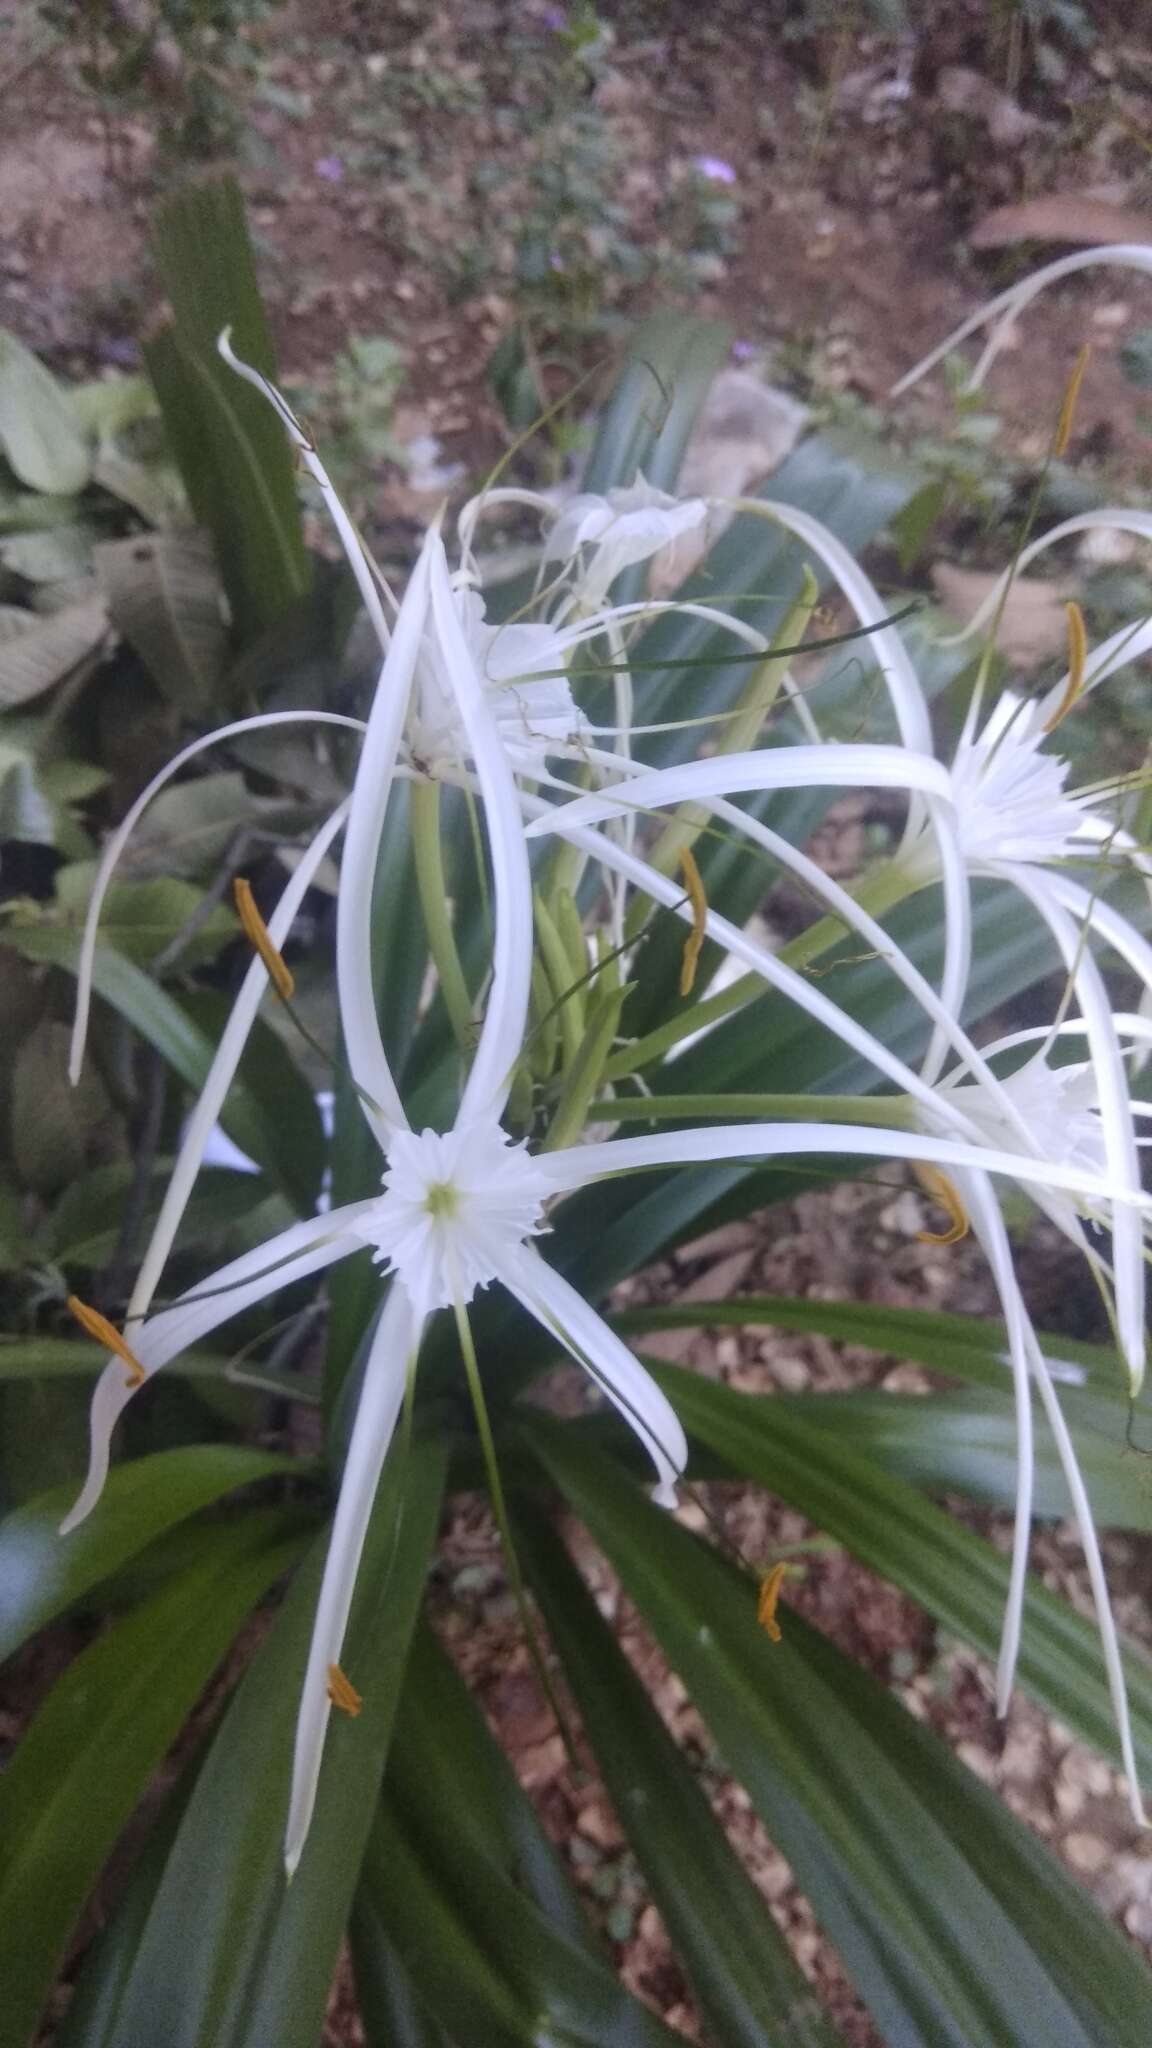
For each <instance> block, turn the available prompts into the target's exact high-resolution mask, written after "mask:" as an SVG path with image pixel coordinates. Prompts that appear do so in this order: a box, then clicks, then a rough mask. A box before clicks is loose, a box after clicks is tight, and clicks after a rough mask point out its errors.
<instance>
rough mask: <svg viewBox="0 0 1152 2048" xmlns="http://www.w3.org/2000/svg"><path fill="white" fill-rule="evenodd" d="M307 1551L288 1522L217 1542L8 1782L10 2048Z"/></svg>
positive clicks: (48, 1713)
mask: <svg viewBox="0 0 1152 2048" xmlns="http://www.w3.org/2000/svg"><path fill="white" fill-rule="evenodd" d="M302 1542H303V1538H302V1536H301V1535H300V1533H299V1523H298V1519H297V1517H295V1516H294V1515H292V1514H290V1513H289V1514H286V1513H284V1512H283V1511H282V1510H279V1509H268V1510H260V1511H258V1512H257V1513H255V1514H252V1515H246V1516H244V1517H243V1518H242V1519H241V1520H240V1521H237V1522H233V1523H226V1524H224V1525H223V1526H221V1527H219V1528H214V1529H206V1530H204V1531H203V1532H202V1539H201V1555H200V1558H199V1560H198V1562H197V1563H196V1564H195V1565H193V1566H192V1567H191V1568H190V1569H189V1570H187V1571H185V1572H182V1573H181V1574H179V1576H177V1577H174V1578H171V1579H170V1580H169V1581H168V1582H167V1583H166V1584H165V1585H164V1586H162V1587H161V1589H160V1590H159V1591H158V1592H156V1593H154V1594H153V1595H152V1596H151V1598H150V1599H148V1600H146V1601H145V1602H144V1603H143V1604H142V1605H141V1606H140V1607H138V1608H136V1609H135V1610H134V1611H133V1612H132V1613H131V1614H129V1615H128V1616H127V1617H126V1618H125V1619H124V1620H122V1621H120V1622H118V1623H117V1624H116V1625H115V1626H114V1627H113V1628H110V1629H109V1630H108V1631H107V1633H106V1634H104V1635H102V1636H98V1637H97V1639H96V1641H95V1642H94V1643H92V1644H90V1645H89V1647H88V1648H87V1649H86V1650H84V1651H82V1653H81V1655H80V1656H79V1657H77V1659H76V1661H75V1662H74V1663H73V1664H72V1665H71V1666H70V1667H69V1669H68V1671H67V1672H66V1673H65V1675H64V1677H63V1678H62V1679H60V1680H58V1682H57V1684H56V1685H55V1686H54V1687H53V1690H52V1691H51V1692H50V1693H49V1695H48V1697H47V1699H46V1701H45V1702H44V1705H43V1706H42V1707H41V1708H40V1711H39V1713H38V1714H37V1715H36V1716H35V1718H34V1720H33V1721H32V1724H31V1726H30V1727H29V1729H28V1731H27V1733H26V1734H25V1736H24V1738H23V1740H22V1742H21V1743H20V1745H19V1747H18V1748H17V1750H16V1753H15V1755H14V1757H13V1758H12V1760H11V1762H10V1763H9V1765H8V1767H7V1769H6V1770H5V1772H4V1775H3V1777H2V1778H0V1834H2V1836H3V1840H4V1860H3V1867H2V1869H0V1982H2V1983H3V1985H4V1996H3V1999H2V2000H0V2048H25V2044H26V2043H27V2041H28V2040H29V2038H30V2036H31V2034H32V2032H33V2030H34V2027H35V2023H36V2019H37V2016H38V2014H39V2013H40V2011H41V2008H42V2007H43V2005H44V2002H45V2000H46V1998H47V1996H48V1993H49V1991H50V1990H51V1988H52V1982H53V1978H54V1976H55V1974H56V1970H57V1968H58V1965H59V1961H60V1957H61V1955H62V1953H63V1950H64V1946H65V1943H66V1941H67V1938H68V1935H69V1932H70V1930H71V1928H72V1927H73V1925H74V1923H75V1921H76V1919H77V1916H78V1914H79V1912H80V1908H81V1906H82V1905H83V1903H84V1899H85V1897H86V1895H87V1893H88V1891H89V1890H90V1888H91V1886H92V1884H93V1883H94V1882H95V1879H96V1877H97V1876H98V1875H99V1872H100V1869H101V1866H102V1865H103V1863H104V1861H105V1858H106V1857H107V1855H108V1853H109V1851H110V1850H111V1848H112V1847H113V1844H114V1843H115V1841H116V1838H117V1836H118V1835H119V1833H120V1830H121V1828H122V1827H123V1826H124V1824H125V1822H126V1821H127V1820H128V1818H129V1816H130V1814H131V1813H132V1811H133V1809H134V1807H135V1806H136V1804H137V1801H138V1800H139V1798H140V1796H141V1794H142V1793H143V1791H144V1789H145V1787H146V1785H147V1783H148V1780H149V1778H150V1777H151V1775H152V1772H153V1771H154V1770H155V1768H156V1766H157V1765H158V1764H159V1763H160V1761H161V1760H162V1758H163V1756H164V1753H165V1751H166V1750H167V1748H168V1746H169V1744H170V1743H171V1742H172V1741H173V1740H174V1738H175V1737H176V1735H177V1734H178V1733H179V1731H180V1727H181V1724H182V1723H183V1721H184V1718H185V1716H186V1715H187V1714H188V1713H189V1712H190V1710H191V1708H192V1707H193V1706H194V1704H195V1702H196V1700H197V1698H198V1696H199V1694H200V1692H201V1691H202V1690H203V1688H204V1686H205V1685H206V1684H207V1682H208V1679H209V1678H210V1677H211V1675H212V1672H213V1670H214V1669H215V1667H216V1665H217V1664H218V1663H219V1661H220V1659H221V1657H222V1656H223V1655H224V1652H225V1651H226V1649H227V1648H228V1645H229V1643H230V1642H231V1640H232V1637H233V1636H234V1635H235V1633H236V1630H237V1629H238V1628H239V1626H240V1624H241V1622H242V1621H243V1619H244V1617H245V1615H246V1614H247V1613H248V1611H249V1609H250V1608H251V1607H253V1606H254V1604H255V1603H256V1601H257V1600H259V1599H260V1598H261V1596H262V1594H264V1593H265V1592H266V1591H267V1590H268V1587H269V1586H271V1585H272V1584H274V1582H275V1581H276V1580H277V1579H278V1578H279V1577H280V1576H281V1574H282V1573H283V1572H284V1571H285V1570H287V1568H288V1567H289V1566H290V1565H291V1564H292V1563H293V1562H294V1560H295V1559H296V1557H297V1556H298V1555H299V1552H300V1549H301V1547H302Z"/></svg>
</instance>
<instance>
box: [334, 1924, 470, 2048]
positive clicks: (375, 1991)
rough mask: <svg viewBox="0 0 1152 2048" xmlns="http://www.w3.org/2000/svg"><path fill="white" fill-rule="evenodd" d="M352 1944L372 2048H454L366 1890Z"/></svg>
mask: <svg viewBox="0 0 1152 2048" xmlns="http://www.w3.org/2000/svg"><path fill="white" fill-rule="evenodd" d="M348 1938H349V1946H350V1948H351V1951H352V1969H353V1973H354V1976H355V1980H356V1998H357V2002H358V2004H359V2007H360V2019H361V2024H362V2025H363V2028H364V2034H365V2039H366V2040H367V2043H368V2048H452V2043H451V2041H450V2040H449V2038H448V2036H447V2034H446V2033H445V2032H444V2029H443V2027H442V2026H441V2025H440V2024H439V2022H438V2021H437V2020H434V2019H433V2017H432V2015H431V2013H430V2012H429V2011H428V2008H427V2006H426V2005H425V2003H424V2001H423V1999H422V1998H421V1996H420V1994H419V1992H418V1991H417V1989H416V1986H415V1985H414V1984H413V1982H412V1979H411V1977H410V1976H409V1974H408V1972H407V1970H406V1969H405V1968H404V1965H403V1963H402V1962H401V1960H400V1957H399V1955H398V1954H397V1952H396V1948H395V1945H394V1943H393V1942H391V1941H389V1939H388V1936H387V1935H386V1934H385V1932H384V1929H383V1928H382V1926H381V1925H380V1921H379V1917H378V1915H377V1914H376V1912H375V1911H374V1909H373V1907H372V1905H371V1904H370V1902H369V1901H368V1900H367V1899H366V1898H365V1896H364V1890H363V1887H361V1889H360V1891H359V1892H358V1893H357V1895H356V1899H355V1901H354V1903H353V1907H352V1920H351V1924H350V1926H349V1930H348Z"/></svg>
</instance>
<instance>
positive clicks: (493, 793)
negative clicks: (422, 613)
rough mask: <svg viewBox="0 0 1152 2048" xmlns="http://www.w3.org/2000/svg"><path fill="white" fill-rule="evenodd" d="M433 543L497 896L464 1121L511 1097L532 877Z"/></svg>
mask: <svg viewBox="0 0 1152 2048" xmlns="http://www.w3.org/2000/svg"><path fill="white" fill-rule="evenodd" d="M432 542H433V545H432V547H431V551H430V557H429V578H430V592H431V605H432V617H433V623H434V628H435V632H436V636H437V640H438V642H439V646H440V649H441V652H442V654H443V658H444V664H445V669H446V672H447V676H448V680H449V683H450V685H451V688H452V692H453V695H454V697H455V700H456V703H457V705H458V707H459V711H460V718H461V722H462V724H463V726H464V730H465V732H466V734H467V736H468V746H469V750H470V752H471V755H472V760H473V763H474V765H475V770H476V780H477V783H478V784H479V789H480V795H481V797H482V799H483V802H484V814H485V821H486V824H487V829H488V848H489V854H490V857H491V861H492V885H493V897H494V902H495V931H494V934H493V952H492V985H491V987H490V989H489V992H488V1001H487V1005H486V1007H485V1012H484V1023H483V1026H482V1028H481V1032H480V1040H479V1043H478V1045H477V1047H476V1055H475V1058H474V1059H473V1062H472V1065H471V1067H470V1069H469V1073H468V1079H467V1081H466V1083H465V1087H464V1095H463V1100H462V1102H461V1105H460V1117H459V1121H461V1122H465V1121H467V1120H468V1119H469V1118H472V1117H477V1116H491V1117H499V1115H500V1113H501V1111H502V1110H503V1108H504V1104H505V1102H506V1101H507V1099H508V1090H509V1088H510V1086H511V1081H512V1073H513V1070H514V1068H515V1063H516V1060H517V1058H518V1056H519V1051H520V1046H521V1044H522V1042H523V1038H524V1027H525V1022H526V1020H527V1016H528V996H529V990H530V987H531V978H532V949H533V930H532V876H531V870H530V868H529V865H528V850H527V847H526V846H525V843H524V822H523V819H522V817H521V813H520V797H519V793H518V791H517V788H516V781H515V777H514V776H513V773H512V768H511V764H510V762H509V759H508V755H507V752H506V750H505V747H504V743H503V741H502V740H501V738H500V735H499V732H498V731H497V728H496V723H495V720H494V719H493V716H492V712H491V710H490V708H489V706H488V704H487V703H486V701H485V697H484V690H483V687H482V685H481V682H480V679H479V677H478V675H477V674H476V669H475V665H474V663H473V659H472V655H471V653H470V652H469V649H468V644H467V641H466V640H465V638H464V634H463V631H462V629H461V625H460V619H459V615H458V613H457V610H456V605H455V601H454V599H453V595H452V586H451V582H450V579H449V575H448V563H447V560H446V558H445V554H444V549H443V545H442V543H441V541H440V538H439V535H434V536H432ZM397 633H399V625H397Z"/></svg>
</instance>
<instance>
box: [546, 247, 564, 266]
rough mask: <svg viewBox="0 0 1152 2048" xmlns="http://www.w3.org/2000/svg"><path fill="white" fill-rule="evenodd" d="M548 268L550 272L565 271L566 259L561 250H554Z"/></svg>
mask: <svg viewBox="0 0 1152 2048" xmlns="http://www.w3.org/2000/svg"><path fill="white" fill-rule="evenodd" d="M548 268H549V269H550V270H563V268H564V258H563V257H562V255H561V254H560V251H559V249H553V251H552V254H551V255H550V256H549V258H548Z"/></svg>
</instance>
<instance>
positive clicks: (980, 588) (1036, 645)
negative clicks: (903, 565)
mask: <svg viewBox="0 0 1152 2048" xmlns="http://www.w3.org/2000/svg"><path fill="white" fill-rule="evenodd" d="M997 581H998V578H997V577H996V576H995V575H994V574H993V573H992V572H991V570H984V569H955V568H953V567H952V566H951V565H950V564H949V563H947V562H938V563H937V564H936V567H935V568H934V569H933V571H932V583H933V587H934V588H935V591H936V595H937V597H938V598H939V599H940V602H941V604H942V605H943V606H944V609H945V611H948V612H951V614H952V616H953V618H955V619H958V620H959V621H960V623H961V624H962V625H965V624H967V622H968V620H969V619H970V618H971V617H972V615H973V613H974V612H976V611H977V610H978V609H979V607H980V606H981V605H982V604H983V602H984V599H985V598H986V597H987V595H988V593H989V591H990V590H991V589H993V587H994V586H995V584H996V582H997ZM1072 594H1073V585H1072V584H1070V583H1056V582H1048V581H1047V580H1046V579H1045V578H1043V577H1040V576H1018V577H1017V578H1016V581H1015V582H1014V583H1013V585H1012V588H1011V590H1010V591H1009V592H1008V596H1007V599H1006V601H1005V604H1004V609H1003V612H1002V613H1001V616H1000V624H999V628H998V630H997V633H996V645H997V647H998V648H999V650H1000V652H1001V654H1002V655H1003V656H1004V659H1005V661H1008V662H1010V663H1011V664H1012V667H1013V668H1035V667H1036V666H1037V665H1038V664H1039V663H1040V662H1042V661H1048V660H1049V659H1050V658H1051V657H1052V656H1054V655H1059V654H1063V652H1064V650H1065V647H1066V646H1067V642H1068V616H1067V613H1066V612H1065V610H1064V606H1065V603H1066V601H1067V600H1068V598H1070V597H1071V596H1072Z"/></svg>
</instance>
